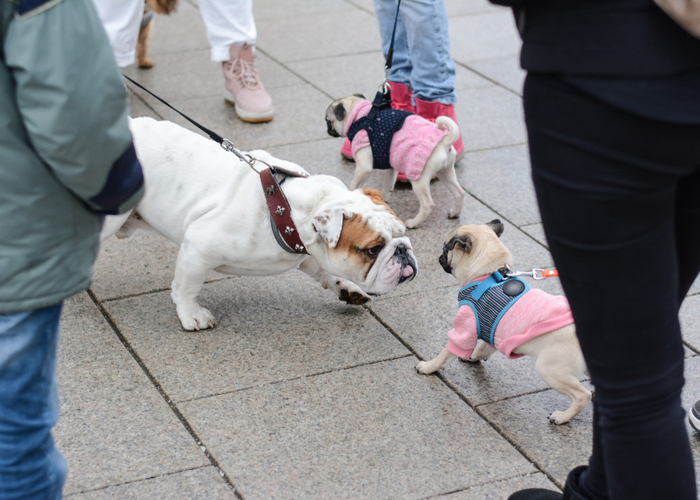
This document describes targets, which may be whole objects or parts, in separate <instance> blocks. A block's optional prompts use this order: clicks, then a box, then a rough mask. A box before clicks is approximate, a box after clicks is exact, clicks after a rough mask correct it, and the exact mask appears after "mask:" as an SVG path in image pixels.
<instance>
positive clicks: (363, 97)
mask: <svg viewBox="0 0 700 500" xmlns="http://www.w3.org/2000/svg"><path fill="white" fill-rule="evenodd" d="M353 95H354V96H355V97H359V98H360V99H367V98H366V97H365V96H363V95H362V94H353Z"/></svg>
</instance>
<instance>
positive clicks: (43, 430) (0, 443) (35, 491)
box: [0, 304, 68, 500]
mask: <svg viewBox="0 0 700 500" xmlns="http://www.w3.org/2000/svg"><path fill="white" fill-rule="evenodd" d="M61 305H62V304H57V305H54V306H50V307H45V308H43V309H37V310H33V311H24V312H19V313H14V314H0V500H9V499H12V500H19V499H22V500H56V499H60V498H62V490H63V483H64V482H65V479H66V474H67V471H68V467H67V464H66V461H65V459H64V458H63V456H62V455H61V453H60V452H59V451H58V449H57V448H56V446H55V444H54V441H53V437H52V436H51V428H52V427H53V426H54V425H55V424H56V422H57V421H58V412H59V410H58V404H59V403H58V387H57V383H56V357H57V349H58V322H59V318H60V315H61Z"/></svg>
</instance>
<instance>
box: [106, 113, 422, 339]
mask: <svg viewBox="0 0 700 500" xmlns="http://www.w3.org/2000/svg"><path fill="white" fill-rule="evenodd" d="M129 125H130V128H131V133H132V135H133V137H134V145H135V147H136V152H137V155H138V157H139V160H140V161H141V164H142V166H143V170H144V177H145V183H146V194H145V196H144V198H143V199H142V200H141V202H139V204H138V205H137V206H136V207H135V208H134V209H133V210H132V211H131V212H128V213H126V214H122V215H119V216H109V217H107V218H106V220H105V224H104V228H103V230H102V235H101V236H102V239H103V240H104V239H105V238H108V237H109V236H111V235H113V234H116V236H117V237H118V238H126V237H128V236H129V235H130V234H131V233H132V232H133V231H134V230H135V229H137V228H145V229H152V230H155V231H156V232H157V233H160V234H161V235H163V236H165V237H167V238H169V239H170V240H172V241H174V242H176V243H179V244H180V251H179V253H178V256H177V263H176V265H175V276H174V279H173V283H172V292H171V297H172V299H173V302H174V303H175V306H176V308H177V314H178V317H179V318H180V322H181V323H182V327H183V328H184V329H185V330H201V329H206V328H211V327H214V326H216V320H215V319H214V316H213V315H212V314H211V312H209V311H208V310H207V309H205V308H203V307H201V306H200V305H199V304H198V303H197V296H198V295H199V292H200V290H201V289H202V286H203V284H204V281H205V280H206V278H207V276H208V274H209V272H210V271H211V270H215V271H217V272H220V273H224V274H230V275H240V276H270V275H276V274H280V273H283V272H285V271H288V270H290V269H300V270H301V271H304V272H305V273H307V274H308V275H309V276H311V277H313V278H314V279H315V280H316V281H318V282H319V283H321V285H322V286H323V287H324V288H330V289H331V290H333V291H334V292H335V293H336V294H337V295H338V296H339V297H340V299H341V300H344V301H346V302H348V303H351V304H363V303H365V302H366V301H367V300H369V297H368V296H367V295H381V294H384V293H387V292H390V291H391V290H393V289H394V288H396V286H397V285H399V284H400V283H404V282H407V281H410V280H412V279H413V278H414V277H415V275H416V272H417V264H416V260H415V257H414V255H413V248H412V246H411V242H410V240H409V239H408V238H407V237H405V236H404V232H405V230H406V228H405V226H404V224H403V222H401V221H400V220H399V219H398V218H397V217H396V215H395V214H394V213H393V212H392V211H391V209H390V208H389V207H388V206H387V205H386V204H385V203H384V200H383V198H382V197H381V194H380V193H379V192H378V191H375V190H357V191H349V190H348V189H347V188H346V187H345V185H344V184H343V183H342V182H341V181H340V180H338V179H336V178H334V177H330V176H326V175H315V176H311V177H308V178H296V177H288V178H287V179H286V180H285V181H284V183H283V184H282V190H283V192H284V194H285V195H286V197H287V200H288V201H289V205H290V208H291V215H292V220H293V221H294V224H295V225H296V228H297V230H298V234H299V237H300V238H301V241H302V243H303V244H304V246H306V250H307V252H308V254H301V253H294V254H292V253H288V252H287V251H285V250H284V249H283V248H282V247H281V246H280V245H279V244H278V243H277V241H276V240H275V237H274V235H273V232H272V228H271V224H270V213H269V211H268V207H267V204H266V200H265V194H264V192H263V188H262V185H261V182H260V176H259V174H258V173H256V172H255V171H254V170H253V169H252V168H251V167H250V166H249V165H248V164H247V163H245V162H244V161H242V160H240V159H239V158H238V157H237V156H235V155H234V154H232V153H230V152H226V151H225V150H224V149H222V148H221V147H220V146H219V145H218V144H216V143H215V142H213V141H211V140H209V139H206V138H204V137H202V136H200V135H198V134H195V133H193V132H190V131H189V130H187V129H184V128H182V127H180V126H178V125H175V124H174V123H171V122H167V121H156V120H153V119H152V118H135V119H133V120H130V122H129ZM250 154H251V155H252V156H253V157H254V158H256V159H259V160H262V161H264V162H267V163H268V164H270V165H273V166H277V167H281V168H284V169H287V170H291V171H295V172H304V170H303V169H302V168H301V167H299V166H298V165H295V164H293V163H290V162H287V161H283V160H279V159H277V158H273V157H272V156H271V155H270V154H268V153H266V152H264V151H252V152H251V153H250ZM255 168H256V169H257V170H262V169H266V168H267V166H265V165H264V164H263V163H261V162H257V163H255Z"/></svg>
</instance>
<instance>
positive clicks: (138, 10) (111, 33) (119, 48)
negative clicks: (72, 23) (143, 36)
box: [92, 0, 144, 68]
mask: <svg viewBox="0 0 700 500" xmlns="http://www.w3.org/2000/svg"><path fill="white" fill-rule="evenodd" d="M92 3H93V4H94V5H95V9H96V10H97V15H98V16H99V17H100V21H102V26H103V27H104V29H105V31H106V32H107V37H108V38H109V43H110V44H111V45H112V51H113V52H114V58H115V59H116V60H117V65H118V66H119V67H120V68H123V67H125V66H129V65H130V64H134V61H136V40H137V39H138V36H139V29H141V19H142V18H143V6H144V4H143V0H119V1H117V0H92Z"/></svg>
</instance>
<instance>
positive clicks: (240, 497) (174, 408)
mask: <svg viewBox="0 0 700 500" xmlns="http://www.w3.org/2000/svg"><path fill="white" fill-rule="evenodd" d="M87 293H88V295H89V296H90V298H91V299H92V301H93V303H94V304H95V306H96V307H97V309H98V310H99V311H100V313H101V314H102V317H103V318H104V319H105V321H106V322H107V324H108V325H109V326H110V327H111V328H112V331H113V332H114V333H115V335H116V336H117V338H118V339H119V341H120V342H121V343H122V345H123V346H124V348H125V349H126V350H127V352H128V353H129V354H131V357H132V358H134V360H135V361H136V363H137V364H138V365H139V367H140V368H141V370H142V371H143V372H144V373H145V375H146V377H148V379H149V380H150V381H151V384H152V385H153V387H154V388H155V389H156V391H158V393H159V394H160V396H161V397H162V398H163V400H164V401H165V403H166V404H167V405H168V407H169V408H170V410H171V411H172V412H173V413H174V414H175V417H176V418H177V419H178V420H179V421H180V423H181V424H182V425H183V427H184V428H185V430H186V431H187V432H188V433H189V435H190V436H191V437H192V439H194V441H195V443H196V444H197V446H198V447H199V449H200V450H201V451H202V453H204V456H205V457H206V458H207V459H208V460H209V463H210V464H211V465H213V466H214V468H215V469H216V471H217V472H218V473H219V475H220V476H221V477H222V478H223V480H224V482H225V483H226V484H227V485H228V486H229V487H230V488H231V490H232V491H233V493H234V495H235V496H236V498H237V499H238V500H245V499H244V497H243V495H242V494H241V493H240V492H239V491H238V489H237V488H236V486H235V485H234V484H233V481H231V478H229V476H228V474H227V473H226V472H225V471H224V469H223V468H222V467H221V466H220V465H219V462H218V460H217V459H216V458H215V457H214V456H213V455H212V454H211V453H210V452H209V448H208V447H207V446H206V445H205V444H204V443H203V442H202V440H201V439H200V438H199V436H198V435H197V433H196V432H195V431H194V428H193V427H192V426H191V425H190V423H189V422H188V421H187V419H186V418H185V416H184V415H183V414H182V412H181V411H180V409H179V408H178V407H177V404H176V403H175V402H174V401H173V399H172V398H171V397H170V396H169V395H168V393H167V392H165V389H163V387H162V386H161V385H160V383H159V382H158V379H156V377H155V376H154V375H153V374H152V373H151V371H150V370H149V369H148V367H147V366H146V363H145V362H144V361H143V360H142V359H141V356H139V354H138V353H137V352H136V350H135V349H134V348H133V347H132V346H131V343H130V342H129V340H128V339H127V338H126V337H125V336H124V334H122V332H121V331H120V330H119V328H118V327H117V324H116V323H115V322H114V320H113V319H112V317H111V316H110V314H109V313H108V312H107V310H106V309H105V308H104V307H103V306H102V304H100V302H99V300H97V297H96V296H95V294H94V293H92V290H90V289H88V290H87Z"/></svg>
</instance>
